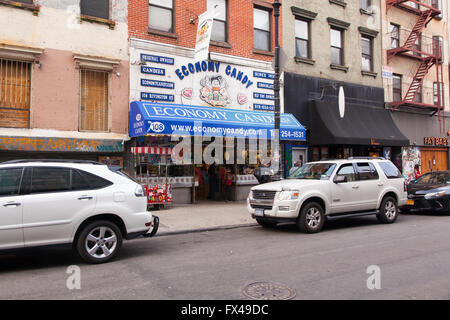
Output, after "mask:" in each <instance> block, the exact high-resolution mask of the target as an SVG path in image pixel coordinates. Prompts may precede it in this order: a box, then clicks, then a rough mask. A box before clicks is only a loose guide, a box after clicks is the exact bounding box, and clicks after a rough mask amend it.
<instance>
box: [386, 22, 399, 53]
mask: <svg viewBox="0 0 450 320" xmlns="http://www.w3.org/2000/svg"><path fill="white" fill-rule="evenodd" d="M389 32H390V34H391V49H395V48H398V47H400V26H398V25H396V24H392V23H391V25H390V27H389Z"/></svg>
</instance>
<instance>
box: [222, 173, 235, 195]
mask: <svg viewBox="0 0 450 320" xmlns="http://www.w3.org/2000/svg"><path fill="white" fill-rule="evenodd" d="M222 182H223V191H224V198H225V201H232V200H233V199H232V189H233V188H232V186H233V173H232V171H231V168H230V167H229V166H226V167H225V168H224V171H223V179H222Z"/></svg>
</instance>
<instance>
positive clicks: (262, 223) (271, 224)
mask: <svg viewBox="0 0 450 320" xmlns="http://www.w3.org/2000/svg"><path fill="white" fill-rule="evenodd" d="M256 222H258V224H259V225H260V226H261V227H264V228H274V227H275V226H276V225H277V224H276V223H274V222H268V221H264V220H263V219H256Z"/></svg>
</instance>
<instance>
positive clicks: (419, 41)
mask: <svg viewBox="0 0 450 320" xmlns="http://www.w3.org/2000/svg"><path fill="white" fill-rule="evenodd" d="M413 48H414V51H413V54H414V55H416V56H419V57H420V56H421V54H420V51H422V36H421V35H420V34H419V35H418V36H417V40H416V43H414V46H413ZM417 51H418V52H417Z"/></svg>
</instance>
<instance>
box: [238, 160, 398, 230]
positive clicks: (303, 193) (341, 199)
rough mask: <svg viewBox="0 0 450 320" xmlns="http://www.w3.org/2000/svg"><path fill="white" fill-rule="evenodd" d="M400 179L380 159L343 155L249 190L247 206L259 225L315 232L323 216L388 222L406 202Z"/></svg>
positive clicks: (391, 168)
mask: <svg viewBox="0 0 450 320" xmlns="http://www.w3.org/2000/svg"><path fill="white" fill-rule="evenodd" d="M406 201H407V193H406V183H405V181H404V179H403V177H402V175H401V173H400V172H399V170H398V169H397V167H395V166H394V164H393V163H392V162H391V161H389V160H386V159H384V158H349V159H346V160H330V161H319V162H311V163H307V164H305V165H304V166H302V167H301V168H299V169H297V170H296V171H295V172H294V173H293V174H291V176H289V177H288V178H287V179H285V180H281V181H277V182H272V183H267V184H262V185H259V186H256V187H253V188H252V189H251V191H250V194H249V197H248V200H247V208H248V210H249V212H250V214H251V215H252V217H253V218H254V219H256V221H257V222H258V223H259V224H260V225H262V226H264V227H272V226H275V225H276V224H278V223H284V222H293V223H297V225H298V228H299V229H300V231H301V232H305V233H315V232H319V231H320V230H321V229H322V227H323V225H324V222H325V220H333V219H338V218H344V217H355V216H362V215H370V214H375V215H376V216H377V218H378V220H379V221H380V222H382V223H393V222H395V221H396V219H397V216H398V207H401V206H403V205H405V204H406Z"/></svg>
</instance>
